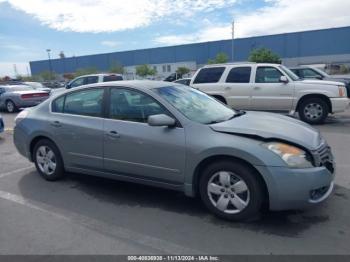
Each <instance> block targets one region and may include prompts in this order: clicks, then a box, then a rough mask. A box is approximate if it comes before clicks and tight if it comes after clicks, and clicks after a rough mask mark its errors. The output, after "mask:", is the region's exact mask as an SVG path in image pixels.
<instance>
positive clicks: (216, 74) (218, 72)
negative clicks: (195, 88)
mask: <svg viewBox="0 0 350 262" xmlns="http://www.w3.org/2000/svg"><path fill="white" fill-rule="evenodd" d="M224 71H225V67H211V68H203V69H201V70H200V71H199V73H198V74H197V76H196V79H195V80H194V81H193V83H194V84H204V83H217V82H219V80H220V78H221V76H222V74H223V73H224Z"/></svg>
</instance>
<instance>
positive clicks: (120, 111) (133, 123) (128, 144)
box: [104, 87, 185, 183]
mask: <svg viewBox="0 0 350 262" xmlns="http://www.w3.org/2000/svg"><path fill="white" fill-rule="evenodd" d="M156 114H168V115H170V116H171V114H170V113H169V112H168V111H167V110H166V109H165V108H164V107H163V106H162V105H161V104H160V103H158V102H157V101H156V100H155V99H154V98H152V97H151V96H149V95H148V94H145V93H143V92H141V91H138V90H135V89H128V88H114V87H113V88H111V89H110V98H109V118H108V119H105V120H104V131H105V136H104V168H105V169H106V171H108V172H111V173H117V174H123V175H128V176H133V177H134V178H140V179H149V180H154V181H160V182H169V183H183V180H184V166H185V133H184V129H183V128H182V127H180V126H179V127H152V126H149V125H148V124H147V118H148V116H150V115H156ZM171 117H173V116H171Z"/></svg>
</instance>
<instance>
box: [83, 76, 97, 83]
mask: <svg viewBox="0 0 350 262" xmlns="http://www.w3.org/2000/svg"><path fill="white" fill-rule="evenodd" d="M97 82H98V76H88V77H85V83H84V85H88V84H95V83H97Z"/></svg>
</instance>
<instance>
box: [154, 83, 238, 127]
mask: <svg viewBox="0 0 350 262" xmlns="http://www.w3.org/2000/svg"><path fill="white" fill-rule="evenodd" d="M153 91H154V92H156V93H157V94H158V95H160V96H161V97H162V98H164V99H165V100H166V101H168V102H169V103H170V104H171V105H173V106H174V107H175V108H176V109H177V110H179V111H180V112H181V113H182V114H183V115H185V116H186V117H187V118H188V119H190V120H192V121H195V122H198V123H202V124H212V123H219V122H223V121H226V120H228V119H230V118H232V117H234V116H235V114H236V112H235V111H234V110H232V109H230V108H228V107H226V106H225V105H223V104H221V103H220V102H218V101H216V100H215V99H214V98H212V97H210V96H208V95H206V94H204V93H202V92H200V91H198V90H195V89H193V88H190V87H186V86H165V87H160V88H155V89H153Z"/></svg>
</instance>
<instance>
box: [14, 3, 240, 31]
mask: <svg viewBox="0 0 350 262" xmlns="http://www.w3.org/2000/svg"><path fill="white" fill-rule="evenodd" d="M7 2H8V3H9V4H10V5H11V6H12V7H13V8H15V9H18V10H21V11H24V12H25V13H27V14H29V15H32V16H33V17H35V18H36V19H38V20H39V21H40V22H41V23H42V24H44V25H47V26H49V27H50V28H53V29H56V30H60V31H74V32H94V33H98V32H114V31H122V30H127V29H134V28H138V27H142V26H147V25H150V24H151V23H152V22H154V21H157V20H159V19H161V18H164V17H169V16H173V15H177V16H178V15H184V16H195V14H196V13H198V12H211V11H213V10H215V9H218V8H223V7H229V6H231V5H233V4H234V3H235V2H236V0H173V1H169V0H132V1H122V0H26V1H23V0H7Z"/></svg>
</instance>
